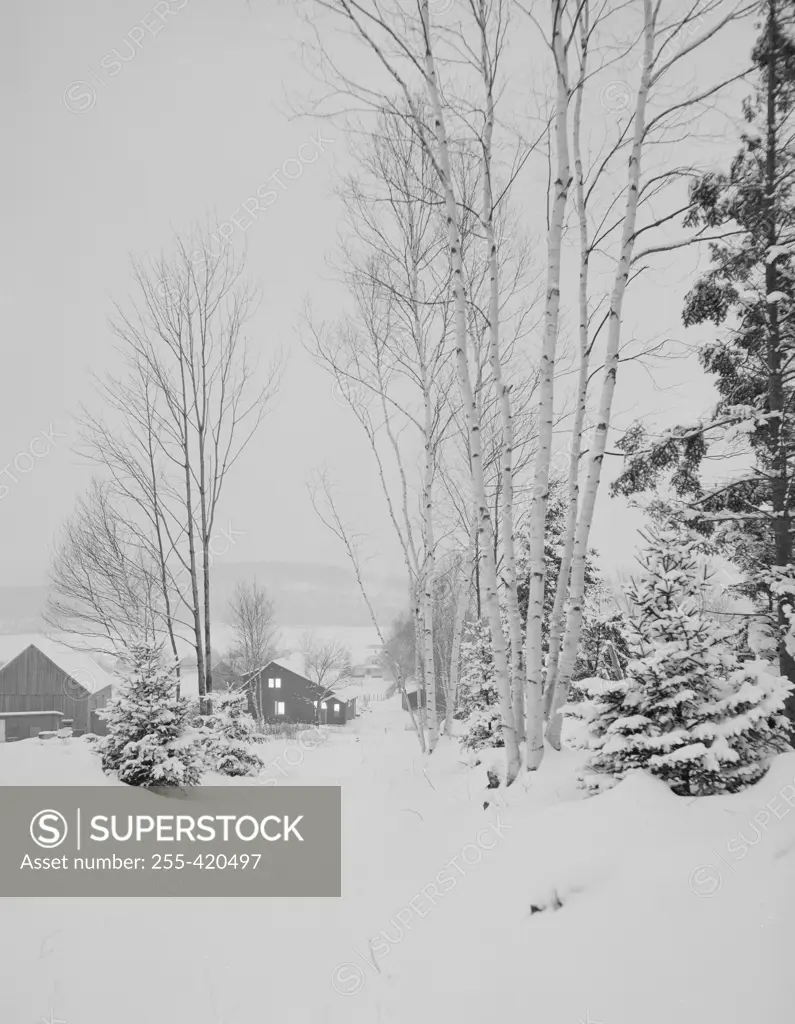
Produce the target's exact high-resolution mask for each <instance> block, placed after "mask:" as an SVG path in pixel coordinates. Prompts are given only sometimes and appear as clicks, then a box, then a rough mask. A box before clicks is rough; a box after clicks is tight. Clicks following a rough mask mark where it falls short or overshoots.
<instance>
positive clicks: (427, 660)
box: [420, 353, 439, 754]
mask: <svg viewBox="0 0 795 1024" xmlns="http://www.w3.org/2000/svg"><path fill="white" fill-rule="evenodd" d="M420 375H421V380H422V396H423V402H424V406H425V422H424V431H423V432H424V434H425V471H424V474H423V481H422V511H423V517H422V526H423V534H424V540H425V564H424V567H423V609H422V610H423V637H424V642H425V646H424V658H423V668H424V677H425V689H426V694H427V698H426V699H427V705H428V753H429V754H432V753H433V751H434V748H435V747H436V744H437V742H438V739H439V721H438V716H437V713H436V670H435V664H434V651H433V582H434V572H435V567H436V556H435V551H434V545H435V540H434V530H433V478H434V471H435V457H434V450H433V409H432V408H431V396H430V393H429V388H430V383H429V381H428V368H427V366H426V365H425V356H424V353H423V355H422V357H421V359H420Z"/></svg>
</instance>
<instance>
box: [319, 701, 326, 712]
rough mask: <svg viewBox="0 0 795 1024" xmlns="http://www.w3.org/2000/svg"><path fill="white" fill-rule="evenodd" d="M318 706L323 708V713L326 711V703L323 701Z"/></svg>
mask: <svg viewBox="0 0 795 1024" xmlns="http://www.w3.org/2000/svg"><path fill="white" fill-rule="evenodd" d="M320 706H321V708H323V710H324V711H325V710H326V702H325V701H323V703H322V704H321V705H320Z"/></svg>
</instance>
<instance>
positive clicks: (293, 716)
mask: <svg viewBox="0 0 795 1024" xmlns="http://www.w3.org/2000/svg"><path fill="white" fill-rule="evenodd" d="M248 685H249V687H250V688H251V690H252V691H253V693H254V695H255V698H256V703H257V704H258V705H259V707H260V708H261V709H262V714H263V717H264V718H265V719H266V720H267V721H269V722H306V723H307V724H311V723H315V722H319V723H320V724H321V725H323V724H325V725H345V723H346V722H349V721H350V720H351V719H352V718H355V717H356V697H354V696H352V695H350V694H348V693H346V694H345V697H344V698H343V697H342V696H340V695H338V694H336V693H334V692H331V691H330V690H329V689H328V688H327V687H320V686H318V685H317V683H313V682H312V680H311V679H307V678H306V676H302V675H301V674H300V673H299V672H296V671H295V669H292V668H289V667H288V666H287V665H286V664H285V663H283V662H280V661H271V662H270V663H269V664H267V665H266V666H265V667H264V668H261V669H260V670H259V671H258V672H254V673H253V674H252V675H250V676H249V677H248Z"/></svg>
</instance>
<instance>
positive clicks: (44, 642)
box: [0, 637, 116, 694]
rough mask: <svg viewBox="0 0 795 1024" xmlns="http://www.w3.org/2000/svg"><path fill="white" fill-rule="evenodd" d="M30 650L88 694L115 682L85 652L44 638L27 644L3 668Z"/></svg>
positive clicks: (97, 691)
mask: <svg viewBox="0 0 795 1024" xmlns="http://www.w3.org/2000/svg"><path fill="white" fill-rule="evenodd" d="M31 649H33V650H35V651H38V652H39V654H43V655H44V656H45V658H48V659H49V660H50V661H51V662H52V663H53V664H54V665H56V666H57V667H58V668H60V669H61V670H62V671H63V672H65V673H66V674H67V675H68V676H70V677H71V678H72V679H73V680H74V681H75V682H76V683H78V684H79V685H80V686H82V687H83V689H84V690H87V691H88V692H89V693H90V694H96V693H99V692H100V691H101V690H104V689H106V688H107V687H109V686H111V687H112V686H113V685H114V683H115V682H116V679H115V677H114V676H113V675H111V673H109V672H108V671H107V670H106V669H104V668H103V667H102V666H101V665H100V664H98V663H97V662H96V661H95V660H94V658H92V657H91V655H90V654H89V653H88V652H87V651H75V650H72V649H71V648H70V647H64V646H63V645H62V644H59V643H57V642H56V641H54V640H49V639H47V638H45V637H43V638H41V639H40V640H37V641H36V643H35V644H28V646H27V647H25V648H24V649H23V650H22V651H18V652H17V654H15V655H14V657H13V658H10V659H9V661H8V662H6V665H4V666H3V667H4V668H5V667H7V665H10V664H11V662H12V661H15V660H16V658H18V657H19V656H20V654H23V653H24V651H27V650H31ZM0 671H2V669H0Z"/></svg>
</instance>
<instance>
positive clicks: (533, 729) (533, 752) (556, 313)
mask: <svg viewBox="0 0 795 1024" xmlns="http://www.w3.org/2000/svg"><path fill="white" fill-rule="evenodd" d="M563 31H564V26H563V0H552V51H553V54H554V57H555V69H556V77H557V93H556V105H555V150H556V157H557V161H556V172H555V184H554V188H555V198H554V201H553V204H552V217H551V219H550V226H549V239H548V248H547V290H546V309H545V318H544V344H543V349H542V353H541V382H540V389H539V403H538V452H537V455H536V463H535V474H534V481H533V502H532V505H531V509H530V588H529V589H530V593H529V599H528V604H527V638H526V653H525V661H526V666H527V768H528V770H532V769H534V768H537V767H538V765H539V764H540V763H541V759H542V757H543V755H544V743H543V722H544V720H543V690H544V657H543V652H542V646H541V645H542V623H543V617H544V591H545V582H546V581H545V574H546V564H545V559H544V542H545V538H546V517H547V505H548V502H549V466H550V461H551V458H552V426H553V420H554V410H555V357H556V349H557V340H558V321H559V317H560V266H561V247H562V241H563V221H564V217H565V213H566V201H567V199H568V189H569V178H570V172H569V141H568V103H569V85H568V72H567V60H568V57H567V52H566V46H565V43H564V39H563Z"/></svg>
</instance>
